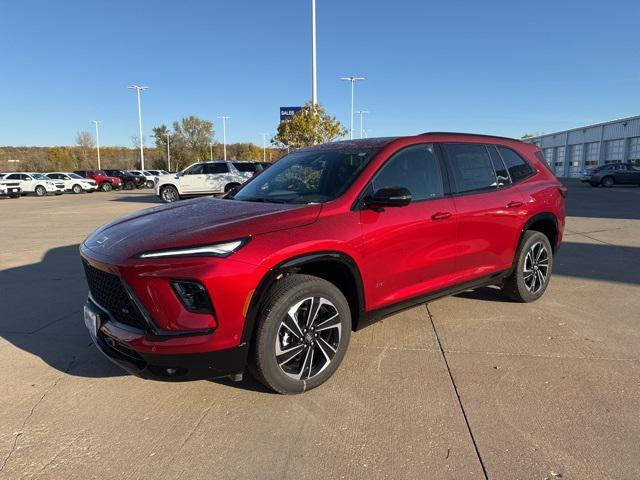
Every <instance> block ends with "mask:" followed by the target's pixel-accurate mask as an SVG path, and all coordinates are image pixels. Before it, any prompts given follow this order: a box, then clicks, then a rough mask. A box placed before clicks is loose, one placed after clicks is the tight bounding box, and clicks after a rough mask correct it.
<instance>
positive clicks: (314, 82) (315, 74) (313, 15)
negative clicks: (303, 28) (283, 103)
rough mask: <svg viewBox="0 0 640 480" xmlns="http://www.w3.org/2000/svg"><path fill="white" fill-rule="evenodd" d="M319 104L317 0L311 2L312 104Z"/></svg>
mask: <svg viewBox="0 0 640 480" xmlns="http://www.w3.org/2000/svg"><path fill="white" fill-rule="evenodd" d="M317 103H318V71H317V68H316V0H311V104H312V105H316V104H317Z"/></svg>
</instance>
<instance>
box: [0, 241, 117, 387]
mask: <svg viewBox="0 0 640 480" xmlns="http://www.w3.org/2000/svg"><path fill="white" fill-rule="evenodd" d="M86 296H87V287H86V283H85V280H84V272H83V271H82V265H81V263H80V258H79V255H78V245H77V244H75V245H67V246H64V247H59V248H53V249H51V250H49V251H48V252H46V253H45V255H44V257H43V258H42V260H41V261H40V262H38V263H34V264H30V265H23V266H19V267H14V268H8V269H5V270H1V271H0V305H2V317H1V319H0V342H2V339H4V340H6V341H7V342H9V343H11V344H13V345H15V346H16V347H18V348H20V349H21V350H23V351H26V352H29V353H31V354H32V355H35V356H36V357H39V358H40V359H41V360H42V361H43V362H45V363H47V364H48V365H50V366H51V367H53V368H55V369H56V370H60V371H62V372H66V373H69V374H71V375H77V376H84V377H114V376H120V375H126V372H124V371H122V370H121V369H119V368H117V367H116V366H115V365H113V364H112V363H111V362H109V360H107V359H106V358H103V357H102V355H101V354H100V353H99V352H98V351H97V349H96V348H95V347H93V346H92V342H91V339H90V338H89V335H88V333H87V331H86V328H85V326H84V320H83V315H82V307H83V305H84V301H85V299H86ZM80 357H82V361H79V360H80Z"/></svg>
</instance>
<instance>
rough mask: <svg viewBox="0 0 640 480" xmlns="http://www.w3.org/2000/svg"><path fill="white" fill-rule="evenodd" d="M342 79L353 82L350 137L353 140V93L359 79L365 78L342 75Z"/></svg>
mask: <svg viewBox="0 0 640 480" xmlns="http://www.w3.org/2000/svg"><path fill="white" fill-rule="evenodd" d="M340 80H346V81H347V82H351V128H350V129H349V137H350V138H351V140H353V113H354V112H353V94H354V90H355V85H356V82H357V81H358V80H364V77H356V76H354V75H351V76H350V77H341V78H340Z"/></svg>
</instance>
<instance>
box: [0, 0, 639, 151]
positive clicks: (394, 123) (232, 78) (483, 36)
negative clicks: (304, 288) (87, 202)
mask: <svg viewBox="0 0 640 480" xmlns="http://www.w3.org/2000/svg"><path fill="white" fill-rule="evenodd" d="M317 3H318V85H319V86H318V91H319V100H320V103H322V104H323V105H324V106H325V107H326V108H327V110H328V111H329V112H330V113H331V114H333V115H335V116H337V117H338V119H339V120H341V121H342V122H343V123H344V124H345V125H348V123H349V87H348V84H347V83H346V82H341V81H340V80H339V77H341V76H344V75H350V74H357V75H362V76H365V77H366V81H365V82H363V83H361V84H358V86H357V90H356V108H361V109H365V110H369V111H370V112H371V113H370V114H369V115H368V116H367V117H365V127H366V128H367V129H370V134H369V135H370V136H383V135H402V134H413V133H419V132H423V131H429V130H457V131H473V132H484V133H492V134H498V135H509V136H520V135H522V134H523V133H525V132H549V131H555V130H560V129H564V128H570V127H575V126H580V125H582V124H587V123H591V122H598V121H604V120H609V119H612V118H618V117H623V116H628V115H634V114H638V113H640V48H638V45H639V40H638V34H637V32H638V25H639V24H640V22H639V21H640V3H639V2H633V1H627V0H620V1H617V2H614V3H612V2H604V1H602V2H590V1H557V0H556V1H547V0H544V1H537V2H519V1H516V0H511V1H490V0H487V1H468V2H457V1H447V2H443V1H439V2H431V1H427V0H395V1H393V2H390V1H387V2H384V1H373V0H351V1H345V0H317ZM309 24H310V0H272V1H266V0H262V1H258V0H253V1H250V0H246V1H243V0H233V1H231V0H209V1H196V0H182V1H175V0H174V1H161V0H155V1H150V0H149V1H142V0H138V1H135V2H134V1H130V0H127V1H125V0H113V1H106V0H104V1H100V0H92V1H89V0H84V1H83V0H77V1H65V0H57V1H55V2H53V1H29V0H20V1H18V0H0V52H1V56H0V59H1V61H2V64H1V65H2V66H1V70H0V145H63V144H72V143H73V142H74V139H75V135H76V133H77V132H78V131H79V130H89V131H93V124H92V123H91V121H92V120H94V119H98V120H101V121H102V122H103V123H102V130H101V143H102V144H103V145H128V146H131V145H132V141H131V137H132V135H136V134H137V111H136V102H135V94H134V92H132V91H129V90H127V88H126V87H127V86H128V85H130V84H132V83H138V84H144V85H148V86H149V87H150V90H149V91H148V92H146V93H145V94H144V95H143V104H142V106H143V127H144V132H145V136H147V137H149V135H150V132H151V128H152V127H153V126H155V125H159V124H161V123H168V122H171V121H173V120H175V119H178V118H180V117H182V116H187V115H197V116H200V117H203V118H208V119H211V120H214V122H215V127H216V137H217V138H218V139H221V136H222V131H221V127H220V125H218V123H217V120H216V116H217V115H219V114H223V113H224V114H226V115H229V116H231V117H232V119H231V120H230V121H229V123H228V131H227V134H228V141H230V142H235V141H252V142H255V143H261V138H262V137H261V133H262V132H269V133H273V132H274V131H275V129H276V127H277V123H278V110H279V107H280V106H285V105H287V106H288V105H299V104H303V103H304V102H305V101H307V100H308V99H309V97H310V53H309V52H310V28H309Z"/></svg>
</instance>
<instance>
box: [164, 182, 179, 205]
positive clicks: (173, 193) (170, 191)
mask: <svg viewBox="0 0 640 480" xmlns="http://www.w3.org/2000/svg"><path fill="white" fill-rule="evenodd" d="M160 198H162V201H163V202H164V203H172V202H175V201H177V200H180V194H179V193H178V189H177V188H176V187H174V186H173V185H167V186H166V187H162V190H160Z"/></svg>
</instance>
